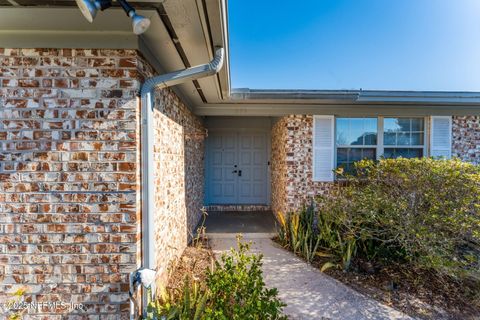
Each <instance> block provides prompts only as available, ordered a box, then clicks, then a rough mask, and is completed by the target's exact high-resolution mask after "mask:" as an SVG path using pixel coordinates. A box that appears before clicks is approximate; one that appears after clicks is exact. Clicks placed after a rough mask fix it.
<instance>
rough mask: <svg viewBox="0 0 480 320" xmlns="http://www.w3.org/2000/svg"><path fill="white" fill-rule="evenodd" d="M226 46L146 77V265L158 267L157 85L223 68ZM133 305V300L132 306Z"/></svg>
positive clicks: (143, 95) (143, 150)
mask: <svg viewBox="0 0 480 320" xmlns="http://www.w3.org/2000/svg"><path fill="white" fill-rule="evenodd" d="M224 55H225V50H224V49H223V48H219V49H217V50H216V51H215V57H214V58H213V60H212V61H211V62H209V63H206V64H202V65H199V66H196V67H191V68H187V69H184V70H179V71H174V72H171V73H167V74H163V75H160V76H156V77H152V78H149V79H147V80H146V81H145V82H144V83H143V85H142V89H141V104H142V106H141V114H142V115H141V117H142V138H141V159H142V160H141V165H142V169H141V173H142V243H143V251H144V252H143V261H142V263H143V267H144V268H149V269H156V267H157V266H156V265H155V261H156V257H155V247H154V243H155V237H154V235H155V230H154V216H155V199H154V191H153V190H154V185H153V181H154V161H153V160H154V159H153V144H154V142H153V138H154V128H153V122H154V119H153V109H154V107H155V101H154V99H155V89H161V88H167V87H171V86H174V85H176V84H180V83H184V82H187V81H191V80H195V79H199V78H204V77H208V76H211V75H214V74H216V73H218V72H219V71H220V69H221V68H222V66H223V61H224ZM133 309H134V306H133V302H132V303H131V310H133Z"/></svg>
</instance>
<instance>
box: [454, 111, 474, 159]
mask: <svg viewBox="0 0 480 320" xmlns="http://www.w3.org/2000/svg"><path fill="white" fill-rule="evenodd" d="M452 135H453V137H452V138H453V139H452V144H453V145H452V151H453V156H455V157H459V158H460V159H462V160H464V161H469V162H473V163H476V164H480V116H454V117H453V123H452Z"/></svg>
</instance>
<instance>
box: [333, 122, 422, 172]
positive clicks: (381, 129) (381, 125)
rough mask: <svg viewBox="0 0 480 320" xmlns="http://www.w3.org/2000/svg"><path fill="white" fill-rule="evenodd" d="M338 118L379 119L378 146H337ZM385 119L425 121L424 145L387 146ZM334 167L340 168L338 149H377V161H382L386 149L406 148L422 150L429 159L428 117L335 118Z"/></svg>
mask: <svg viewBox="0 0 480 320" xmlns="http://www.w3.org/2000/svg"><path fill="white" fill-rule="evenodd" d="M338 118H349V119H365V118H376V119H377V144H376V145H339V144H337V119H338ZM385 118H420V119H423V145H406V146H398V145H396V146H390V145H389V146H385V144H384V139H383V136H384V123H385ZM333 126H334V137H333V139H334V140H333V141H334V144H335V145H334V149H335V150H334V166H335V169H336V168H338V166H337V163H338V158H337V151H338V148H352V149H353V148H360V149H376V160H380V159H381V158H382V157H383V155H384V153H385V149H386V148H387V149H389V148H392V149H393V148H398V149H401V148H404V149H422V151H423V157H428V152H429V147H428V145H429V142H428V141H429V140H428V139H429V132H430V124H429V121H428V117H425V116H415V115H402V116H396V115H388V116H387V115H381V116H380V115H375V116H374V115H372V116H369V115H365V116H348V115H345V116H343V115H342V116H335V121H334V124H333Z"/></svg>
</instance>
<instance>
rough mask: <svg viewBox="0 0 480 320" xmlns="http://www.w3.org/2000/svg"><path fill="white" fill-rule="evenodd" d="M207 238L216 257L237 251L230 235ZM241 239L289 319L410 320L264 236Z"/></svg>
mask: <svg viewBox="0 0 480 320" xmlns="http://www.w3.org/2000/svg"><path fill="white" fill-rule="evenodd" d="M207 230H208V229H207ZM209 237H210V243H211V245H212V248H213V250H214V252H215V254H216V255H217V256H218V255H220V254H221V253H223V252H225V251H228V250H229V249H230V248H231V247H236V239H235V235H234V234H232V233H230V234H227V233H224V234H221V233H216V234H214V235H212V236H209ZM244 239H245V241H247V240H248V241H252V242H253V244H252V249H253V251H254V252H256V253H262V254H263V256H264V257H263V272H264V276H265V282H266V284H267V286H269V287H275V288H277V289H278V291H279V296H280V299H281V300H282V301H284V302H285V303H286V304H287V307H286V308H285V309H284V311H285V313H286V314H287V315H288V316H289V317H290V318H291V319H295V320H303V319H309V320H310V319H352V320H361V319H411V318H410V317H408V316H407V315H405V314H403V313H401V312H399V311H396V310H394V309H392V308H390V307H388V306H385V305H383V304H381V303H380V302H377V301H375V300H372V299H370V298H368V297H366V296H364V295H363V294H361V293H358V292H356V291H354V290H353V289H351V288H349V287H347V286H345V285H344V284H342V283H340V282H338V281H337V280H335V279H333V278H331V277H329V276H327V275H325V274H323V273H321V272H320V271H319V270H318V269H316V268H313V267H312V266H310V265H309V264H307V263H305V262H304V261H303V260H301V259H300V258H298V257H296V256H295V255H294V254H292V253H290V252H288V251H286V250H284V249H283V248H281V247H280V246H278V245H277V244H276V243H274V242H273V241H271V240H270V238H269V237H268V236H266V234H265V233H262V234H258V233H257V234H256V233H248V234H244Z"/></svg>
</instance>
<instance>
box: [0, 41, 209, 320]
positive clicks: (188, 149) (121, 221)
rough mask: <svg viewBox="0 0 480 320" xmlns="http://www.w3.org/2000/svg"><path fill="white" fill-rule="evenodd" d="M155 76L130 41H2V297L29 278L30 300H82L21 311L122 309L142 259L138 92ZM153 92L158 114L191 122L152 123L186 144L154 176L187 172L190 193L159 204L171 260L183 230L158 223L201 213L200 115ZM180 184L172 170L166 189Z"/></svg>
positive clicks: (120, 314) (118, 313) (186, 225)
mask: <svg viewBox="0 0 480 320" xmlns="http://www.w3.org/2000/svg"><path fill="white" fill-rule="evenodd" d="M153 74H154V73H153V71H152V68H151V67H150V66H149V65H148V63H147V62H146V61H145V59H144V58H143V57H142V56H141V55H140V54H139V53H138V52H137V51H135V50H82V49H0V303H1V302H4V301H5V300H7V299H10V298H11V293H13V292H14V291H16V290H17V289H18V288H25V289H26V295H25V297H26V299H27V300H29V301H30V300H31V301H36V302H48V301H64V302H74V303H83V304H85V306H86V308H87V310H86V312H78V313H75V312H72V311H69V310H53V311H52V310H51V309H44V310H41V312H33V313H32V314H30V315H29V316H28V317H26V318H28V319H37V318H38V319H44V318H48V319H68V318H72V319H76V318H85V317H86V316H88V318H89V319H99V318H101V319H119V318H127V317H128V293H127V292H128V275H129V272H131V271H133V270H135V269H136V267H137V265H139V264H140V258H141V244H140V229H141V228H140V217H141V212H140V182H141V181H140V166H139V163H140V121H139V120H140V106H139V103H138V101H139V100H138V99H137V98H136V94H137V92H138V90H139V89H140V85H141V83H142V81H143V79H144V78H145V77H148V76H151V75H153ZM160 96H163V97H164V99H163V100H162V101H163V102H161V103H159V104H161V105H163V106H164V107H165V108H166V109H168V112H166V111H162V112H164V113H166V114H168V115H167V116H166V117H165V119H164V120H165V121H163V122H162V123H169V122H172V123H173V122H176V123H180V124H181V126H184V127H185V128H188V130H185V131H184V135H176V136H175V135H174V134H170V133H171V131H172V130H173V129H172V127H173V126H168V125H167V126H165V127H162V129H161V130H160V131H158V133H160V135H164V134H168V135H170V136H171V137H174V138H178V139H179V140H175V141H174V142H172V143H171V144H172V145H183V146H184V151H183V157H184V159H186V160H185V162H184V165H185V167H184V168H185V170H186V172H187V173H186V174H185V173H184V174H182V173H181V172H177V171H175V170H177V169H176V168H175V165H173V164H169V165H168V167H169V169H170V167H171V168H174V169H172V170H171V171H165V172H163V171H162V172H163V173H160V174H158V175H157V176H158V177H159V180H157V182H158V181H160V180H161V179H163V178H165V177H172V176H177V174H179V175H181V176H182V177H186V176H192V179H185V181H184V184H183V188H184V189H185V193H189V194H191V196H190V197H187V201H186V202H185V200H182V199H181V197H179V196H178V197H176V198H175V197H174V198H167V199H159V201H160V202H161V203H159V204H157V205H158V207H157V208H158V209H159V215H158V221H157V225H158V226H159V228H158V233H159V235H158V238H159V240H160V241H162V242H161V243H162V245H161V246H160V247H159V249H158V252H157V256H158V259H159V260H158V261H161V262H162V264H164V263H167V264H168V262H170V261H169V260H172V259H174V258H175V257H176V256H178V255H179V254H180V253H181V251H182V250H183V247H184V245H185V244H186V240H185V239H186V238H187V235H186V234H184V235H182V236H181V237H182V241H177V240H171V241H170V240H168V237H170V236H171V234H170V233H169V231H168V232H167V231H166V230H170V229H172V230H182V231H184V232H185V233H188V231H189V230H190V229H192V228H193V227H192V226H193V225H194V224H196V221H198V215H199V213H198V212H199V207H200V206H201V200H202V199H203V136H201V135H197V133H199V132H197V131H196V130H197V129H199V131H200V132H201V128H202V127H201V124H200V122H199V120H198V119H197V118H196V117H194V116H193V115H192V114H191V113H189V111H188V110H187V109H186V107H185V106H184V105H183V104H182V103H181V102H180V100H179V99H178V98H177V97H176V96H175V94H174V93H173V92H172V91H171V90H168V89H167V90H161V91H159V92H158V93H157V97H160ZM157 109H158V108H157ZM178 110H180V111H178ZM177 111H178V112H177ZM175 112H177V115H176V116H175V115H174V114H175ZM167 118H169V119H173V120H168V119H167ZM183 119H188V121H186V123H185V121H184V120H183ZM162 125H163V124H162ZM192 128H194V129H192ZM192 132H194V134H192V135H191V136H192V137H193V138H190V135H188V134H189V133H192ZM158 141H159V142H161V143H163V144H164V145H167V144H168V140H165V139H162V138H160V139H159V140H158ZM191 141H194V142H191ZM179 159H180V158H179V157H176V158H175V157H171V158H166V159H165V160H166V161H173V162H175V161H178V160H179ZM175 163H177V162H175ZM197 165H198V167H197ZM178 168H180V167H178ZM167 180H168V179H167ZM177 182H178V181H173V180H172V179H170V180H168V182H167V185H166V186H165V190H168V192H169V193H170V194H172V193H173V192H176V191H178V190H177V189H175V188H174V187H173V186H174V183H177ZM200 182H201V183H200ZM195 191H197V192H198V193H196V192H195ZM185 193H184V194H185ZM162 201H163V202H162ZM181 201H184V204H183V205H181V204H178V203H179V202H181ZM176 215H179V216H181V217H182V218H179V219H176V218H173V216H176ZM182 219H183V220H182ZM179 220H181V221H179ZM157 241H158V240H157ZM171 248H174V249H171Z"/></svg>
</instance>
